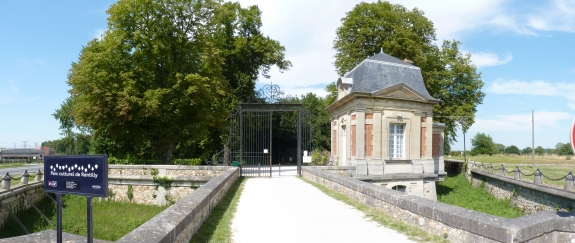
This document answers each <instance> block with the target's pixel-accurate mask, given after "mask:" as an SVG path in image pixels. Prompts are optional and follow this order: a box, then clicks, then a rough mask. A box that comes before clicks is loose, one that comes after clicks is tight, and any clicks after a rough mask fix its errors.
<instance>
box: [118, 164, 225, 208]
mask: <svg viewBox="0 0 575 243" xmlns="http://www.w3.org/2000/svg"><path fill="white" fill-rule="evenodd" d="M226 169H229V167H226V166H185V165H109V166H108V199H110V200H115V201H125V202H133V203H138V204H151V205H166V204H173V203H175V202H178V201H180V200H181V199H182V198H184V197H186V196H187V195H189V194H190V193H192V192H193V191H194V190H196V188H198V187H199V186H201V185H203V184H205V183H206V182H207V181H209V180H210V179H212V178H214V177H215V176H217V175H219V174H221V173H222V172H223V171H225V170H226Z"/></svg>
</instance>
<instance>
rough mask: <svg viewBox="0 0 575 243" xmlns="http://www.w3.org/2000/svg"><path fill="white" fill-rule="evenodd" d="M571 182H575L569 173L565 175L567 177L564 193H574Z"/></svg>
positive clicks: (574, 189) (574, 178)
mask: <svg viewBox="0 0 575 243" xmlns="http://www.w3.org/2000/svg"><path fill="white" fill-rule="evenodd" d="M573 180H575V177H574V176H573V173H571V171H569V174H568V175H567V177H565V190H566V191H575V188H574V185H573V184H574V183H573Z"/></svg>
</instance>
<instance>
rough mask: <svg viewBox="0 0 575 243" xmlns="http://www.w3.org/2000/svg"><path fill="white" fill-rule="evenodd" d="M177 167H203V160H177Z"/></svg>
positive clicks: (175, 161) (175, 162)
mask: <svg viewBox="0 0 575 243" xmlns="http://www.w3.org/2000/svg"><path fill="white" fill-rule="evenodd" d="M174 164H175V165H201V164H202V159H201V158H194V159H175V160H174Z"/></svg>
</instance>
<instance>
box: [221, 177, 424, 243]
mask: <svg viewBox="0 0 575 243" xmlns="http://www.w3.org/2000/svg"><path fill="white" fill-rule="evenodd" d="M283 175H284V173H282V177H273V178H251V179H248V180H247V181H246V184H245V188H244V190H243V193H242V195H241V197H240V200H239V203H238V209H237V211H236V214H235V216H234V219H233V221H232V231H233V237H232V239H233V241H234V242H236V243H243V242H298V243H300V242H314V243H315V242H330V243H331V242H400V243H401V242H413V241H410V240H408V239H407V236H405V235H402V234H399V233H397V232H395V231H393V230H391V229H388V228H385V227H383V226H379V224H378V223H376V222H373V221H369V220H367V219H365V218H364V216H363V213H362V212H360V211H358V210H356V209H355V208H353V207H351V206H349V205H347V204H345V203H343V202H340V201H337V200H335V199H333V198H331V197H329V196H327V195H325V194H324V193H323V192H321V191H320V190H318V189H317V188H315V187H313V186H311V185H309V184H307V183H305V182H303V181H301V180H300V179H298V178H296V177H294V176H283Z"/></svg>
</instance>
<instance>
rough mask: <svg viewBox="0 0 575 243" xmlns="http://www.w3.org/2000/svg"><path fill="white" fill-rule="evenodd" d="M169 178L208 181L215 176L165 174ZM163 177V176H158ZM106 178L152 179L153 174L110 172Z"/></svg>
mask: <svg viewBox="0 0 575 243" xmlns="http://www.w3.org/2000/svg"><path fill="white" fill-rule="evenodd" d="M165 176H167V177H168V178H170V179H171V180H173V181H175V182H177V181H202V182H205V181H209V180H211V179H212V178H215V176H188V175H176V176H171V175H165ZM160 177H164V176H160ZM108 180H122V181H123V180H129V181H153V180H154V176H151V175H120V174H110V175H108Z"/></svg>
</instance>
